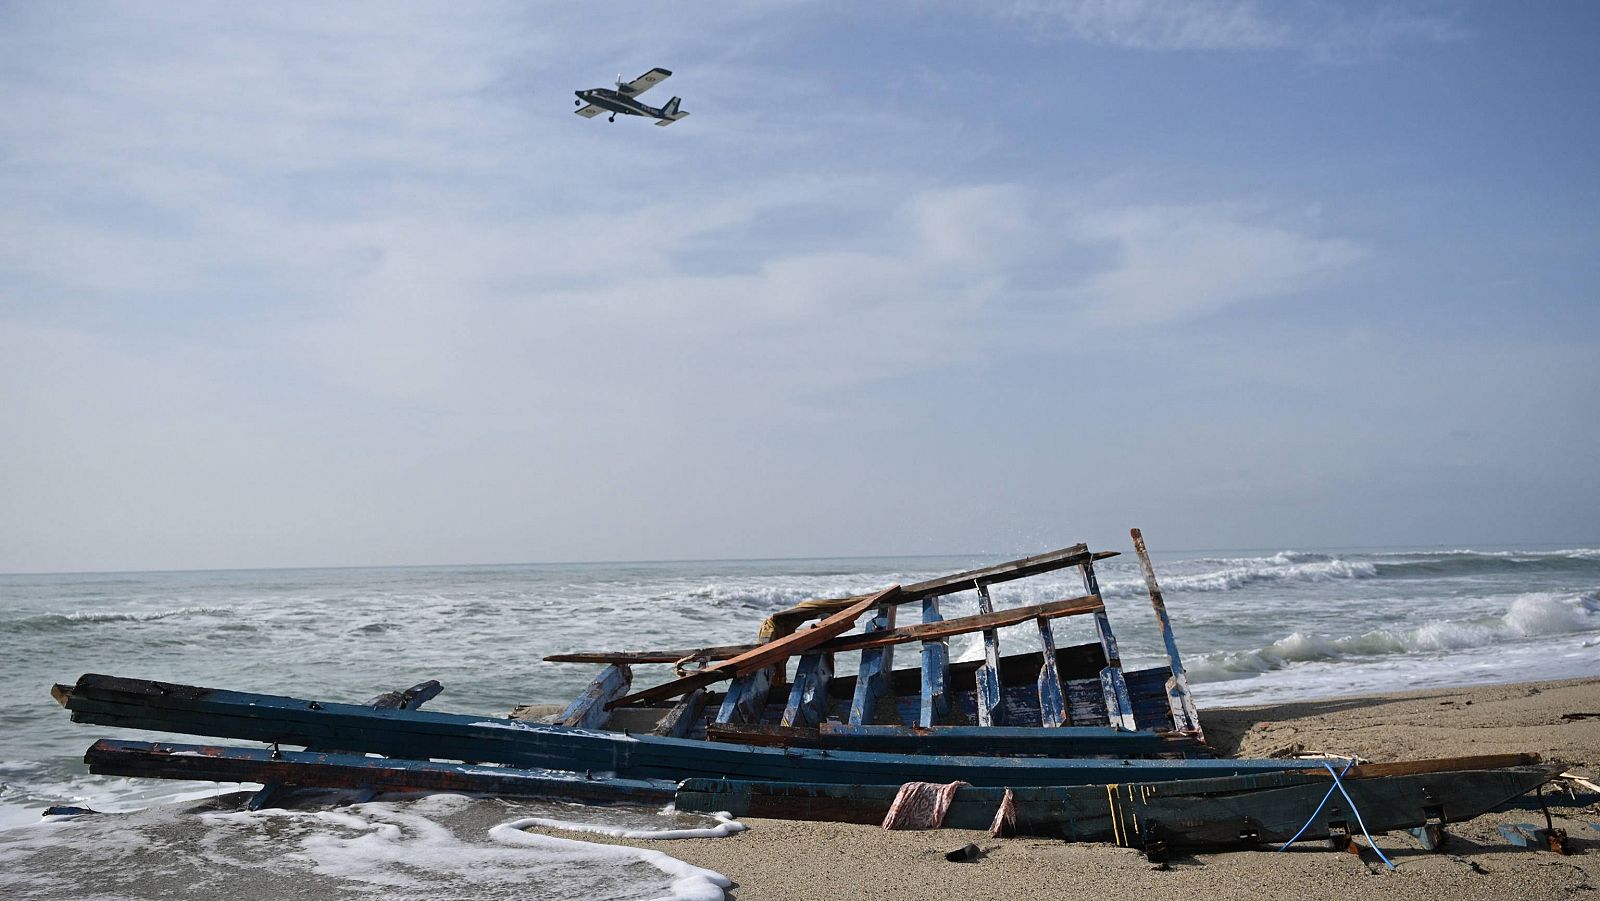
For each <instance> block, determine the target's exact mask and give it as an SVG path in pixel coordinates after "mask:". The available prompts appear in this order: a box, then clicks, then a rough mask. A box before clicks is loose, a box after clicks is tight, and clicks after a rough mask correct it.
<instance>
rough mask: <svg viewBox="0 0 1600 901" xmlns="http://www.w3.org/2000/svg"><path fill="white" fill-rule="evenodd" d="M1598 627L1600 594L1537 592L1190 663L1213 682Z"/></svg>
mask: <svg viewBox="0 0 1600 901" xmlns="http://www.w3.org/2000/svg"><path fill="white" fill-rule="evenodd" d="M1595 630H1600V598H1596V597H1595V596H1594V595H1571V594H1560V593H1555V592H1531V593H1528V594H1522V595H1518V596H1516V597H1515V598H1513V599H1512V601H1511V604H1510V606H1509V608H1508V609H1507V610H1506V611H1505V612H1504V613H1503V614H1501V615H1499V616H1487V617H1478V618H1474V619H1461V620H1433V621H1430V622H1426V623H1423V624H1421V625H1417V626H1412V627H1402V628H1388V629H1373V630H1369V631H1366V632H1362V633H1359V634H1355V635H1345V636H1341V637H1329V636H1324V635H1317V634H1308V633H1306V632H1292V633H1290V634H1289V635H1286V636H1284V637H1283V638H1280V639H1278V640H1277V641H1274V642H1272V643H1271V644H1269V645H1267V646H1265V647H1261V648H1256V649H1254V650H1247V651H1218V652H1213V653H1210V654H1204V655H1200V656H1198V657H1196V658H1193V660H1192V662H1190V663H1189V664H1188V665H1187V668H1188V670H1189V674H1190V677H1191V679H1192V680H1194V681H1196V682H1207V681H1215V680H1223V679H1237V678H1241V677H1245V676H1250V675H1254V674H1257V673H1264V672H1269V671H1272V670H1276V669H1281V668H1283V667H1286V666H1289V665H1291V664H1295V663H1308V662H1314V661H1317V662H1321V661H1333V660H1340V659H1344V658H1360V657H1376V656H1388V655H1408V654H1427V653H1438V652H1449V651H1457V650H1463V649H1468V648H1480V647H1487V646H1491V645H1495V644H1498V643H1501V642H1504V641H1507V640H1516V639H1523V638H1529V637H1535V636H1553V635H1564V634H1581V633H1587V632H1590V631H1595Z"/></svg>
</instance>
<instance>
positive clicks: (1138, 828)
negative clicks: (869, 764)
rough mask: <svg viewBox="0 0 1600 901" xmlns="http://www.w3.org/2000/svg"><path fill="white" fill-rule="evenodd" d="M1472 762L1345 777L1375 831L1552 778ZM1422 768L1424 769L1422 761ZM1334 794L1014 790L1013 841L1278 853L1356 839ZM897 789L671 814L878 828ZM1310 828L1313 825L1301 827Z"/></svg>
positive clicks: (773, 788)
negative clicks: (1263, 846) (1282, 847)
mask: <svg viewBox="0 0 1600 901" xmlns="http://www.w3.org/2000/svg"><path fill="white" fill-rule="evenodd" d="M1470 760H1471V758H1465V759H1463V760H1458V761H1436V762H1435V763H1438V764H1440V765H1441V768H1440V769H1438V770H1436V771H1433V772H1426V773H1412V774H1394V775H1381V774H1379V775H1371V776H1357V775H1355V774H1354V773H1352V774H1350V775H1348V776H1346V777H1345V778H1344V786H1345V790H1346V791H1347V792H1349V794H1350V797H1351V798H1352V799H1354V801H1355V805H1356V809H1357V810H1359V811H1360V813H1361V818H1362V820H1363V821H1364V822H1365V823H1366V826H1367V828H1368V829H1369V830H1370V831H1372V832H1385V831H1389V830H1393V829H1409V828H1413V827H1418V826H1424V825H1426V824H1427V823H1428V822H1430V821H1431V820H1433V819H1435V818H1437V817H1438V816H1439V812H1440V811H1441V810H1442V811H1443V813H1444V817H1445V819H1447V820H1448V821H1449V822H1452V823H1457V822H1463V821H1466V820H1470V819H1472V818H1473V817H1476V816H1479V815H1480V814H1483V813H1486V812H1488V811H1490V810H1492V809H1494V808H1495V807H1497V806H1499V805H1500V804H1503V803H1505V802H1506V801H1509V800H1511V799H1513V798H1516V797H1518V796H1520V795H1523V794H1525V793H1527V792H1529V791H1532V790H1533V789H1535V788H1537V787H1538V786H1540V785H1542V784H1543V783H1545V782H1548V781H1549V780H1550V779H1551V778H1553V777H1554V776H1555V775H1556V774H1557V773H1558V772H1559V770H1560V767H1557V766H1516V767H1504V768H1495V769H1459V768H1458V767H1460V766H1462V765H1467V766H1471V765H1472V764H1471V763H1470V762H1469V761H1470ZM1422 763H1426V762H1422ZM1330 787H1331V777H1330V776H1329V775H1328V773H1327V772H1326V771H1321V772H1312V771H1305V770H1300V771H1294V772H1279V773H1259V774H1254V775H1247V776H1237V777H1230V778H1220V779H1202V780H1195V781H1186V780H1179V781H1166V782H1155V783H1149V782H1121V783H1108V784H1104V785H1079V786H1034V787H1020V788H1013V789H1012V792H1013V797H1014V799H1015V802H1016V812H1017V831H1018V832H1019V833H1021V834H1025V835H1037V836H1046V837H1050V838H1064V839H1067V840H1068V841H1093V842H1100V841H1110V842H1115V843H1116V844H1118V845H1122V846H1125V847H1136V848H1138V847H1148V846H1150V845H1151V844H1153V843H1156V842H1160V843H1163V844H1165V845H1167V846H1169V847H1189V848H1239V847H1251V846H1254V845H1257V844H1259V843H1263V842H1270V843H1274V844H1276V843H1281V842H1286V841H1288V840H1289V839H1290V838H1292V837H1293V836H1294V835H1295V833H1296V832H1298V831H1299V830H1300V828H1301V827H1302V826H1306V831H1305V834H1304V835H1303V836H1302V838H1303V839H1320V838H1326V837H1328V836H1329V835H1330V834H1341V833H1343V832H1345V831H1346V830H1347V829H1351V830H1353V829H1358V828H1359V827H1358V826H1356V824H1355V819H1354V817H1353V815H1352V813H1351V811H1350V809H1349V805H1348V804H1346V803H1345V802H1344V799H1343V797H1342V796H1339V795H1337V794H1335V797H1337V798H1339V803H1338V804H1333V803H1331V802H1330V803H1329V804H1328V805H1326V806H1322V807H1321V809H1320V810H1319V805H1320V803H1321V801H1322V799H1323V798H1324V796H1326V795H1327V793H1328V789H1329V788H1330ZM897 791H898V789H897V788H896V787H894V786H883V785H845V784H816V783H809V784H808V783H797V782H787V783H777V782H772V783H760V782H751V781H745V780H733V779H688V780H685V781H684V782H683V783H682V784H681V785H680V786H679V788H678V794H677V799H676V805H677V808H678V809H679V810H688V811H713V810H725V811H728V812H729V813H731V814H732V815H733V816H735V817H740V816H755V817H773V818H779V819H795V820H823V821H830V822H846V823H872V824H875V823H880V822H882V820H883V817H884V814H885V813H887V812H888V810H889V805H890V804H891V803H892V802H893V801H894V797H895V794H896V793H897ZM1004 795H1005V789H1003V788H999V787H992V786H991V787H981V786H966V787H963V788H960V789H958V790H957V792H956V794H955V799H954V801H953V803H952V804H951V805H950V809H949V812H948V813H947V815H946V817H945V822H944V825H945V826H946V827H949V828H953V829H987V828H988V827H989V825H990V823H992V822H993V821H994V817H995V812H996V810H997V809H998V807H999V805H1000V802H1001V800H1002V799H1003V797H1004ZM1308 822H1309V825H1307V824H1308Z"/></svg>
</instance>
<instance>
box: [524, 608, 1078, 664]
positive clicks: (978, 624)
mask: <svg viewBox="0 0 1600 901" xmlns="http://www.w3.org/2000/svg"><path fill="white" fill-rule="evenodd" d="M922 603H923V604H924V605H926V604H929V603H932V604H934V605H935V608H934V609H935V612H936V613H937V610H938V607H937V603H938V599H937V598H932V597H930V598H924V599H923V601H922ZM924 609H926V608H924ZM1103 609H1105V605H1104V604H1103V603H1102V602H1101V600H1100V598H1099V596H1097V595H1086V596H1084V597H1076V598H1064V599H1062V600H1059V601H1046V602H1045V603H1043V604H1030V605H1028V606H1026V607H1011V608H1008V609H1005V610H996V611H993V612H991V613H979V614H976V615H973V616H958V617H955V618H953V619H942V618H940V619H933V620H927V621H925V622H922V623H919V624H916V625H911V626H901V627H900V628H897V629H889V630H886V631H882V632H863V633H862V634H860V635H840V636H839V637H837V638H831V639H829V640H827V641H825V642H823V643H822V644H819V645H817V646H816V647H815V648H813V649H812V650H813V651H815V652H817V653H819V654H832V653H838V652H841V651H861V650H865V649H867V648H877V647H883V646H884V645H891V644H906V643H908V642H913V641H934V640H936V639H941V638H949V637H951V636H954V635H965V634H967V633H969V632H980V631H982V630H984V629H1003V628H1005V627H1006V626H1015V625H1017V624H1018V623H1025V622H1027V621H1028V620H1031V619H1038V618H1039V617H1041V616H1042V617H1047V618H1049V619H1056V618H1058V617H1063V616H1080V615H1083V614H1089V613H1098V612H1100V611H1101V610H1103ZM760 647H763V645H759V644H735V645H723V646H720V647H711V648H699V649H696V650H677V651H601V652H596V653H577V654H551V655H550V656H548V657H546V658H544V659H545V660H546V661H548V662H551V663H677V662H678V661H680V660H683V659H684V658H698V659H704V660H730V659H732V658H734V657H737V656H739V655H740V654H746V653H749V652H750V651H753V650H755V649H757V648H760Z"/></svg>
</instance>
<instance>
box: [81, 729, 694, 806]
mask: <svg viewBox="0 0 1600 901" xmlns="http://www.w3.org/2000/svg"><path fill="white" fill-rule="evenodd" d="M83 760H84V762H85V763H87V764H88V765H89V772H91V773H96V774H99V775H105V776H143V777H149V778H157V779H200V780H210V781H213V782H277V783H284V784H289V783H292V784H294V785H297V786H300V787H302V788H362V789H372V790H377V791H390V792H398V791H449V792H478V793H483V794H493V795H499V796H502V797H508V798H556V799H560V800H567V801H586V802H591V803H624V802H631V803H647V804H660V803H665V802H667V801H671V800H672V797H673V792H674V791H675V790H676V788H677V784H676V783H674V782H670V781H666V780H661V779H616V778H595V777H594V774H592V773H590V774H587V775H585V774H584V773H573V772H561V771H556V770H534V769H515V768H511V767H490V766H482V765H477V764H463V763H441V762H437V761H431V760H394V759H382V758H373V757H366V756H363V755H361V754H327V753H316V752H308V751H283V750H273V749H270V748H233V747H227V746H223V745H192V744H174V743H171V742H143V741H117V740H113V739H101V740H100V741H97V742H95V743H94V744H93V745H92V746H91V747H90V748H89V751H88V753H86V754H84V756H83Z"/></svg>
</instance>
